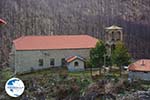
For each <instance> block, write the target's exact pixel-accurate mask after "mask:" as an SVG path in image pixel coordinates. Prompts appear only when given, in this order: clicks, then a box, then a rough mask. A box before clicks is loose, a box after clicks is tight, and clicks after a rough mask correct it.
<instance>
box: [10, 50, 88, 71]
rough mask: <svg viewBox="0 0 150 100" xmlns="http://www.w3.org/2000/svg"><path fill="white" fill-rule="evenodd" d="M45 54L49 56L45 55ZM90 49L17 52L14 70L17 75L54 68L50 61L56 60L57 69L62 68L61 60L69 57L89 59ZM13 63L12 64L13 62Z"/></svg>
mask: <svg viewBox="0 0 150 100" xmlns="http://www.w3.org/2000/svg"><path fill="white" fill-rule="evenodd" d="M44 52H45V53H47V54H48V55H44ZM89 54H90V49H74V50H45V51H44V50H42V51H40V50H38V51H36V50H33V51H15V57H14V58H15V59H13V61H14V62H15V63H14V65H12V66H14V68H15V71H16V73H23V72H29V71H31V68H33V69H34V70H38V69H44V68H49V67H52V66H50V59H51V58H54V59H55V67H59V66H61V59H62V58H66V57H69V56H74V55H79V56H81V57H83V58H86V59H89ZM39 59H43V60H44V66H39ZM13 61H12V62H13Z"/></svg>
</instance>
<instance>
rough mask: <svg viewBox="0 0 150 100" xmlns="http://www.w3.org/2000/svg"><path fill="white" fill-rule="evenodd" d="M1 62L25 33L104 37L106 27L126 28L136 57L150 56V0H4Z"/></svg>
mask: <svg viewBox="0 0 150 100" xmlns="http://www.w3.org/2000/svg"><path fill="white" fill-rule="evenodd" d="M0 7H1V9H0V18H3V19H5V20H6V21H7V22H8V24H7V25H6V26H2V27H1V28H0V43H1V44H0V46H1V48H0V49H1V52H0V55H1V57H0V58H1V59H0V61H1V63H2V62H5V61H7V60H8V53H9V52H10V48H11V43H12V40H13V39H14V38H17V37H20V36H22V35H48V34H54V35H59V34H89V35H92V36H94V37H98V38H100V39H103V36H104V28H105V27H106V26H110V25H112V24H116V25H119V26H122V27H123V28H124V33H125V34H124V40H125V42H126V45H127V47H128V49H129V51H130V53H132V55H133V56H134V57H135V58H150V52H149V51H150V39H149V38H150V34H149V33H150V28H149V27H150V17H149V16H150V0H1V2H0Z"/></svg>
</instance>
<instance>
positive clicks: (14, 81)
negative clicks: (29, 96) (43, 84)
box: [5, 78, 25, 97]
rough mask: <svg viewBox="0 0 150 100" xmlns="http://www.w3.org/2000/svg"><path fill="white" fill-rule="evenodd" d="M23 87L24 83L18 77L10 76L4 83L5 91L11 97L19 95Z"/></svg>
mask: <svg viewBox="0 0 150 100" xmlns="http://www.w3.org/2000/svg"><path fill="white" fill-rule="evenodd" d="M24 89H25V86H24V83H23V82H22V80H20V79H19V78H11V79H9V80H8V81H7V82H6V84H5V91H6V93H7V94H8V95H9V96H11V97H19V96H20V95H22V93H23V92H24Z"/></svg>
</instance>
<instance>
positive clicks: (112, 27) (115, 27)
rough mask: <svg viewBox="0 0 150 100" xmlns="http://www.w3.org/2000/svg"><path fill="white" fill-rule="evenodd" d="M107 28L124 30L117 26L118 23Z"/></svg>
mask: <svg viewBox="0 0 150 100" xmlns="http://www.w3.org/2000/svg"><path fill="white" fill-rule="evenodd" d="M105 29H106V30H122V27H119V26H116V25H112V26H110V27H106V28H105Z"/></svg>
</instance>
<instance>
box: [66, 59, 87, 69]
mask: <svg viewBox="0 0 150 100" xmlns="http://www.w3.org/2000/svg"><path fill="white" fill-rule="evenodd" d="M75 62H78V63H79V66H74V63H75ZM67 68H68V70H69V71H83V70H84V61H81V60H79V59H76V60H74V61H72V62H70V63H69V64H68V65H67Z"/></svg>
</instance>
